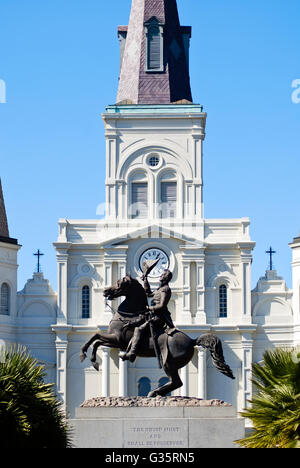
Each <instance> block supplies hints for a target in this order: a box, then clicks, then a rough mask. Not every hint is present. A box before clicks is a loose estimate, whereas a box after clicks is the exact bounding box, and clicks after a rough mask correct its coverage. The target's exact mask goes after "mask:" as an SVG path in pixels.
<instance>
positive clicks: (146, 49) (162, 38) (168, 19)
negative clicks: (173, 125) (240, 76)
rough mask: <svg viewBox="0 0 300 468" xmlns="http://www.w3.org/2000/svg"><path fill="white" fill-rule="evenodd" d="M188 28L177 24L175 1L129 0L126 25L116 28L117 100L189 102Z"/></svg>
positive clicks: (124, 101) (189, 29) (157, 102)
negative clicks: (118, 54)
mask: <svg viewBox="0 0 300 468" xmlns="http://www.w3.org/2000/svg"><path fill="white" fill-rule="evenodd" d="M190 37H191V28H190V27H182V26H180V22H179V16H178V10H177V3H176V0H132V7H131V14H130V20H129V26H128V27H126V26H121V27H119V39H120V42H121V71H120V81H119V89H118V96H117V103H120V102H121V103H123V104H126V103H128V104H170V103H176V102H179V101H184V102H185V101H189V102H192V94H191V88H190V77H189V57H188V56H189V41H190Z"/></svg>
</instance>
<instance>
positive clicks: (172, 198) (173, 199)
mask: <svg viewBox="0 0 300 468" xmlns="http://www.w3.org/2000/svg"><path fill="white" fill-rule="evenodd" d="M161 203H162V206H161V218H176V205H177V183H176V182H162V183H161Z"/></svg>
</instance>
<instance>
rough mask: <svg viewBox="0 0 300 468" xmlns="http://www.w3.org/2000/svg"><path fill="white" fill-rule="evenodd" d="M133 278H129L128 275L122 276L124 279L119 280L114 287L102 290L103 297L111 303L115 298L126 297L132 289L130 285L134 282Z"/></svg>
mask: <svg viewBox="0 0 300 468" xmlns="http://www.w3.org/2000/svg"><path fill="white" fill-rule="evenodd" d="M135 281H136V280H134V279H133V278H131V276H130V275H126V276H124V278H122V279H119V280H118V281H117V283H116V284H115V286H111V287H110V288H106V289H105V290H104V297H106V299H108V300H109V301H113V300H114V299H116V298H117V297H121V296H126V297H127V296H128V294H130V291H131V289H132V284H133V282H135Z"/></svg>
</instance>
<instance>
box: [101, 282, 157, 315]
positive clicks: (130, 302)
mask: <svg viewBox="0 0 300 468" xmlns="http://www.w3.org/2000/svg"><path fill="white" fill-rule="evenodd" d="M121 296H125V297H126V302H127V307H128V310H129V311H130V312H132V313H135V312H136V311H137V310H138V311H140V310H146V307H147V304H148V302H147V296H146V293H145V290H144V288H143V286H142V285H141V284H140V283H139V281H138V280H136V279H134V278H132V277H131V276H130V275H128V274H127V275H126V276H124V278H122V279H119V280H118V281H117V283H116V285H115V286H111V287H110V288H106V289H105V290H104V297H105V298H106V299H108V300H109V301H113V300H114V299H116V298H117V297H121Z"/></svg>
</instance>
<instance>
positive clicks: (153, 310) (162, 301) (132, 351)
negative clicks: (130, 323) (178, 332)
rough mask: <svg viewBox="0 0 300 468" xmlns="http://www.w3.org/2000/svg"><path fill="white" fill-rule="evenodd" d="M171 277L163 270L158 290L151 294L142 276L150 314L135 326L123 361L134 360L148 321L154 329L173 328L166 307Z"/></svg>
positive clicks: (169, 296) (147, 326)
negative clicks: (149, 305)
mask: <svg viewBox="0 0 300 468" xmlns="http://www.w3.org/2000/svg"><path fill="white" fill-rule="evenodd" d="M172 277H173V275H172V273H171V272H170V271H169V270H164V272H163V274H162V275H161V277H160V279H159V287H158V289H157V290H156V291H154V292H152V291H151V288H150V285H149V282H148V279H147V274H146V275H143V276H142V280H143V281H144V288H145V292H146V295H147V296H148V297H152V301H151V302H152V303H151V307H148V309H147V310H148V312H150V319H149V320H147V319H146V318H145V319H144V320H143V323H142V325H140V326H136V328H135V330H134V334H133V337H132V340H131V342H130V345H129V349H128V350H127V352H126V353H125V354H124V355H123V356H122V359H123V361H125V360H129V361H130V362H133V361H134V360H135V358H136V354H137V350H138V347H139V343H140V340H141V338H142V336H143V334H144V332H145V330H146V329H147V328H149V322H150V320H151V322H152V323H153V325H154V327H155V328H156V329H158V328H164V327H166V325H167V327H168V328H171V329H172V328H175V326H174V323H173V320H172V318H171V314H170V312H169V310H168V307H167V306H168V303H169V301H170V299H171V294H172V293H171V289H170V286H169V282H170V281H171V279H172Z"/></svg>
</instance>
